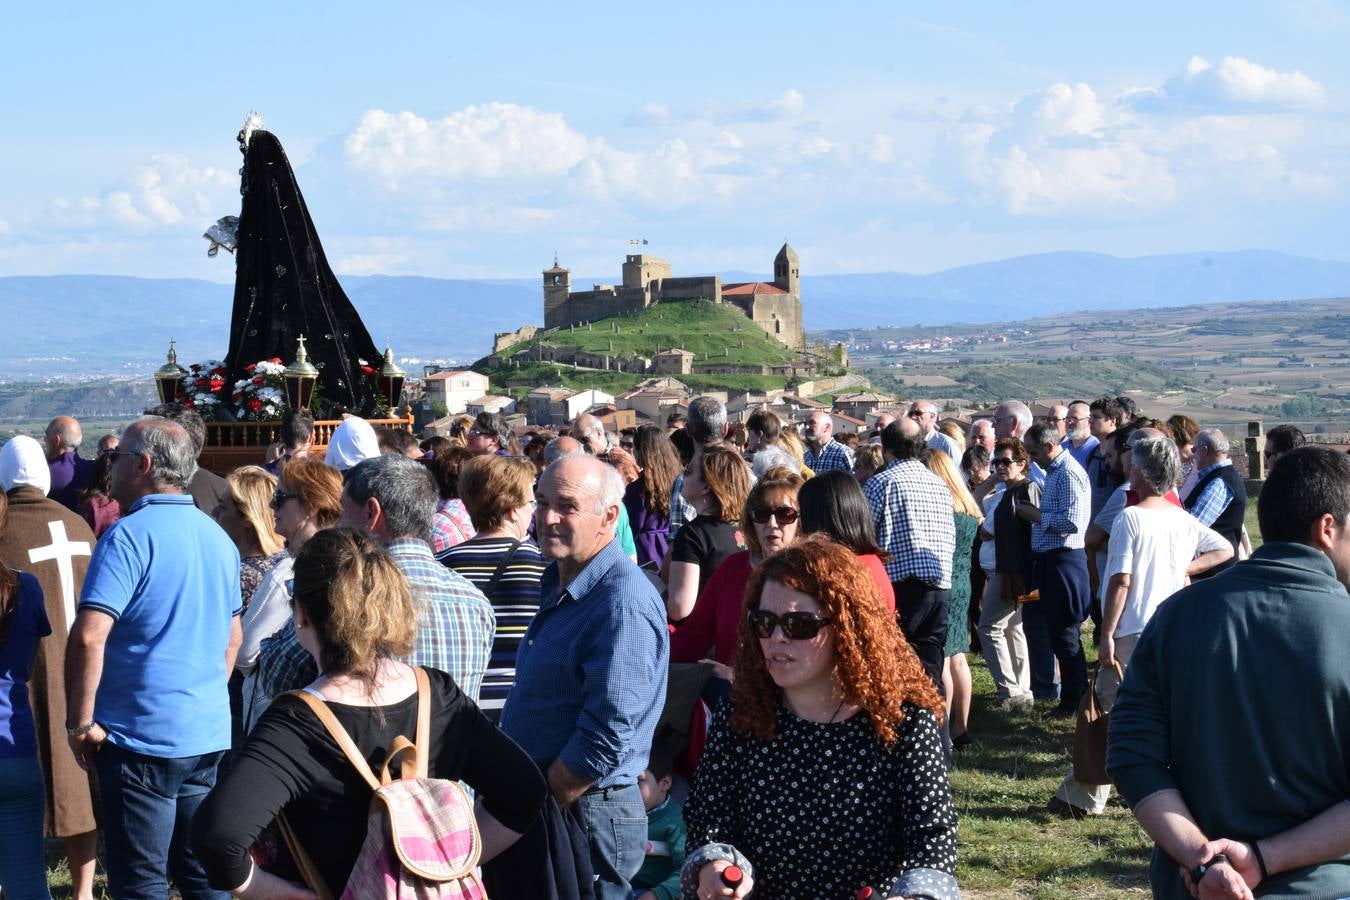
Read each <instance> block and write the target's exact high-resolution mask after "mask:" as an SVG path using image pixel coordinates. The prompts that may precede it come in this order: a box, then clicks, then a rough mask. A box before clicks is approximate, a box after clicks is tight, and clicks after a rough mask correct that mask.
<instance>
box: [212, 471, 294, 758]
mask: <svg viewBox="0 0 1350 900" xmlns="http://www.w3.org/2000/svg"><path fill="white" fill-rule="evenodd" d="M275 487H276V479H275V478H273V477H272V476H271V474H269V473H268V471H267V470H266V469H264V468H262V467H261V466H243V467H241V468H238V469H235V470H234V471H233V472H231V473H230V474H229V475H226V476H225V490H224V491H222V492H221V495H220V500H219V501H218V502H217V503H216V508H215V510H213V511H212V513H211V516H212V518H214V519H215V520H216V523H217V524H218V525H220V527H221V529H222V530H223V531H224V532H225V533H226V534H227V535H229V537H230V540H231V541H233V542H234V545H235V547H237V548H238V549H239V589H240V594H241V595H242V597H243V601H244V607H243V608H244V612H243V615H242V617H241V620H240V624H241V625H242V626H243V630H244V644H243V645H242V646H241V647H240V649H239V653H238V654H236V656H235V669H234V671H233V672H232V673H231V674H230V717H231V719H232V721H233V723H234V743H235V744H236V745H237V744H238V742H239V739H240V738H242V737H243V734H244V732H243V708H244V700H243V687H244V676H246V675H247V674H248V673H249V671H250V670H251V669H252V668H253V663H254V661H255V660H256V659H257V657H258V644H259V642H261V641H262V639H263V638H265V637H267V635H269V634H271V633H272V632H274V631H276V630H277V629H278V628H280V627H281V626H282V625H283V624H284V623H285V621H286V617H287V616H289V615H290V595H288V594H287V593H286V587H285V584H286V579H287V578H289V577H290V570H291V566H290V556H289V555H287V553H286V546H285V541H283V540H282V538H281V535H279V534H277V532H276V529H275V528H274V527H273V519H272V510H271V508H270V507H271V502H272V494H273V491H274V490H275ZM274 573H276V574H277V575H278V577H272V576H273V574H274Z"/></svg>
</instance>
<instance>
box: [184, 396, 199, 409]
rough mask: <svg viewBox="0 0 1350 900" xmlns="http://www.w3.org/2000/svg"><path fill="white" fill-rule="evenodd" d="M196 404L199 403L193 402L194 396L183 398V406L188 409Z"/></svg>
mask: <svg viewBox="0 0 1350 900" xmlns="http://www.w3.org/2000/svg"><path fill="white" fill-rule="evenodd" d="M196 405H197V404H196V403H194V402H192V398H191V397H184V398H183V406H184V407H185V408H186V409H192V407H194V406H196Z"/></svg>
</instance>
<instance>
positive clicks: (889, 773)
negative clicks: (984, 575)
mask: <svg viewBox="0 0 1350 900" xmlns="http://www.w3.org/2000/svg"><path fill="white" fill-rule="evenodd" d="M735 676H736V677H735V682H734V684H733V685H732V692H731V698H730V701H729V703H723V704H722V705H721V706H719V707H718V709H717V712H716V713H715V714H714V716H713V722H712V727H711V729H710V731H709V733H708V743H707V746H706V748H705V750H704V755H703V759H702V761H701V762H700V764H699V768H698V772H697V773H696V774H695V778H694V787H693V792H692V793H691V795H690V799H689V804H688V806H687V807H686V809H685V821H686V822H687V823H688V842H687V845H686V846H687V849H688V851H689V855H688V857H687V859H686V862H685V865H684V871H683V876H682V881H683V888H682V896H685V897H691V896H697V897H699V898H709V897H744V896H747V895H748V894H749V893H750V891H751V890H752V889H754V890H755V896H762V897H851V896H853V895H854V894H855V893H856V892H857V891H858V890H860V889H861V888H863V887H867V886H870V887H872V888H873V889H874V890H876V891H877V892H878V893H879V894H880V895H881V896H884V897H893V896H905V897H927V898H933V900H947V898H955V897H957V896H959V894H958V892H957V888H956V878H955V871H956V812H955V810H954V809H953V807H952V796H951V786H950V785H949V784H948V781H947V768H946V765H945V764H944V762H943V748H942V728H941V721H940V717H941V714H942V709H943V702H942V699H941V698H940V697H939V696H938V693H937V689H936V688H935V687H934V685H933V682H932V681H931V680H930V679H929V678H928V676H927V674H925V672H924V670H923V667H922V666H921V665H920V664H919V660H918V657H916V656H915V655H914V651H913V650H911V649H910V647H909V645H908V644H907V643H906V642H905V639H904V638H903V637H902V636H901V634H900V630H899V629H898V628H897V627H896V624H895V617H894V616H893V615H892V614H891V612H890V611H889V610H888V609H887V608H886V607H885V605H884V604H883V603H882V602H881V599H880V597H879V596H878V594H877V589H876V585H875V584H873V582H872V578H871V577H870V576H869V575H868V573H867V570H866V569H864V568H863V567H861V566H859V565H858V563H857V561H856V559H855V558H854V555H853V553H852V551H850V550H849V549H847V548H845V547H843V546H842V545H840V544H836V543H834V542H833V541H831V540H829V539H828V538H825V537H824V536H822V535H812V536H810V537H807V538H805V539H801V540H798V541H797V542H796V543H794V544H792V545H791V546H789V547H787V548H785V549H783V550H781V551H779V552H778V553H776V554H774V555H773V556H770V557H769V558H768V559H766V560H765V561H764V562H763V563H762V564H761V565H760V566H759V568H758V569H756V570H755V573H754V575H753V576H752V577H751V579H750V584H749V587H748V588H747V590H746V598H745V614H744V617H743V619H742V622H741V627H740V641H739V646H738V648H737V652H736V662H735ZM732 865H735V866H737V867H739V868H740V869H741V872H742V874H743V875H744V878H743V880H742V881H741V883H740V886H739V887H736V888H731V887H727V886H725V884H724V883H723V879H722V872H723V870H725V869H726V868H727V867H729V866H732Z"/></svg>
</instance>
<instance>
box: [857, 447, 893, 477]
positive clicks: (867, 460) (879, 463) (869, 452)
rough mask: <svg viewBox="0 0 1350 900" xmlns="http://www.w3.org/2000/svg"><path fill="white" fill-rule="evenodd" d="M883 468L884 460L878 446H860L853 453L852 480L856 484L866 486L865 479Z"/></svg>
mask: <svg viewBox="0 0 1350 900" xmlns="http://www.w3.org/2000/svg"><path fill="white" fill-rule="evenodd" d="M884 468H886V458H885V456H883V455H882V452H881V445H880V444H860V445H858V449H857V450H855V451H853V478H854V480H856V481H857V482H858V484H860V485H863V484H867V479H869V478H871V477H872V476H873V475H875V474H876V473H878V472H880V471H881V470H882V469H884Z"/></svg>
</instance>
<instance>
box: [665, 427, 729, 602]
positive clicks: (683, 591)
mask: <svg viewBox="0 0 1350 900" xmlns="http://www.w3.org/2000/svg"><path fill="white" fill-rule="evenodd" d="M681 491H682V493H683V496H684V499H685V502H687V503H688V504H689V505H690V506H692V507H693V508H694V512H695V513H696V515H695V516H694V519H693V521H691V522H689V523H688V524H687V525H685V526H684V527H683V528H681V529H680V532H679V534H677V535H675V543H674V545H673V546H672V547H671V549H670V568H669V577H668V578H667V579H666V584H667V585H668V589H667V592H666V612H667V614H668V615H669V616H670V620H671V621H672V622H679V621H681V620H683V619H684V617H685V616H687V615H689V613H691V612H692V611H693V609H694V601H696V600H697V599H698V595H699V592H700V591H702V590H703V586H704V585H705V584H707V583H708V579H709V578H711V577H712V574H713V572H715V571H716V570H717V567H718V566H720V565H721V564H722V562H723V561H724V560H725V559H726V558H727V557H728V556H731V555H732V554H733V553H736V552H738V551H740V550H744V549H745V533H744V532H743V531H742V530H741V528H740V519H741V512H742V510H743V509H744V508H745V498H746V497H747V496H748V495H749V494H750V470H749V468H747V467H746V465H745V460H743V459H741V456H740V454H739V453H737V452H736V451H734V450H728V449H727V448H725V447H709V448H707V449H705V450H703V451H702V452H701V453H699V454H697V455H696V456H695V457H694V458H693V460H691V461H690V463H689V465H687V466H685V469H684V485H683V487H682V489H681Z"/></svg>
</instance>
